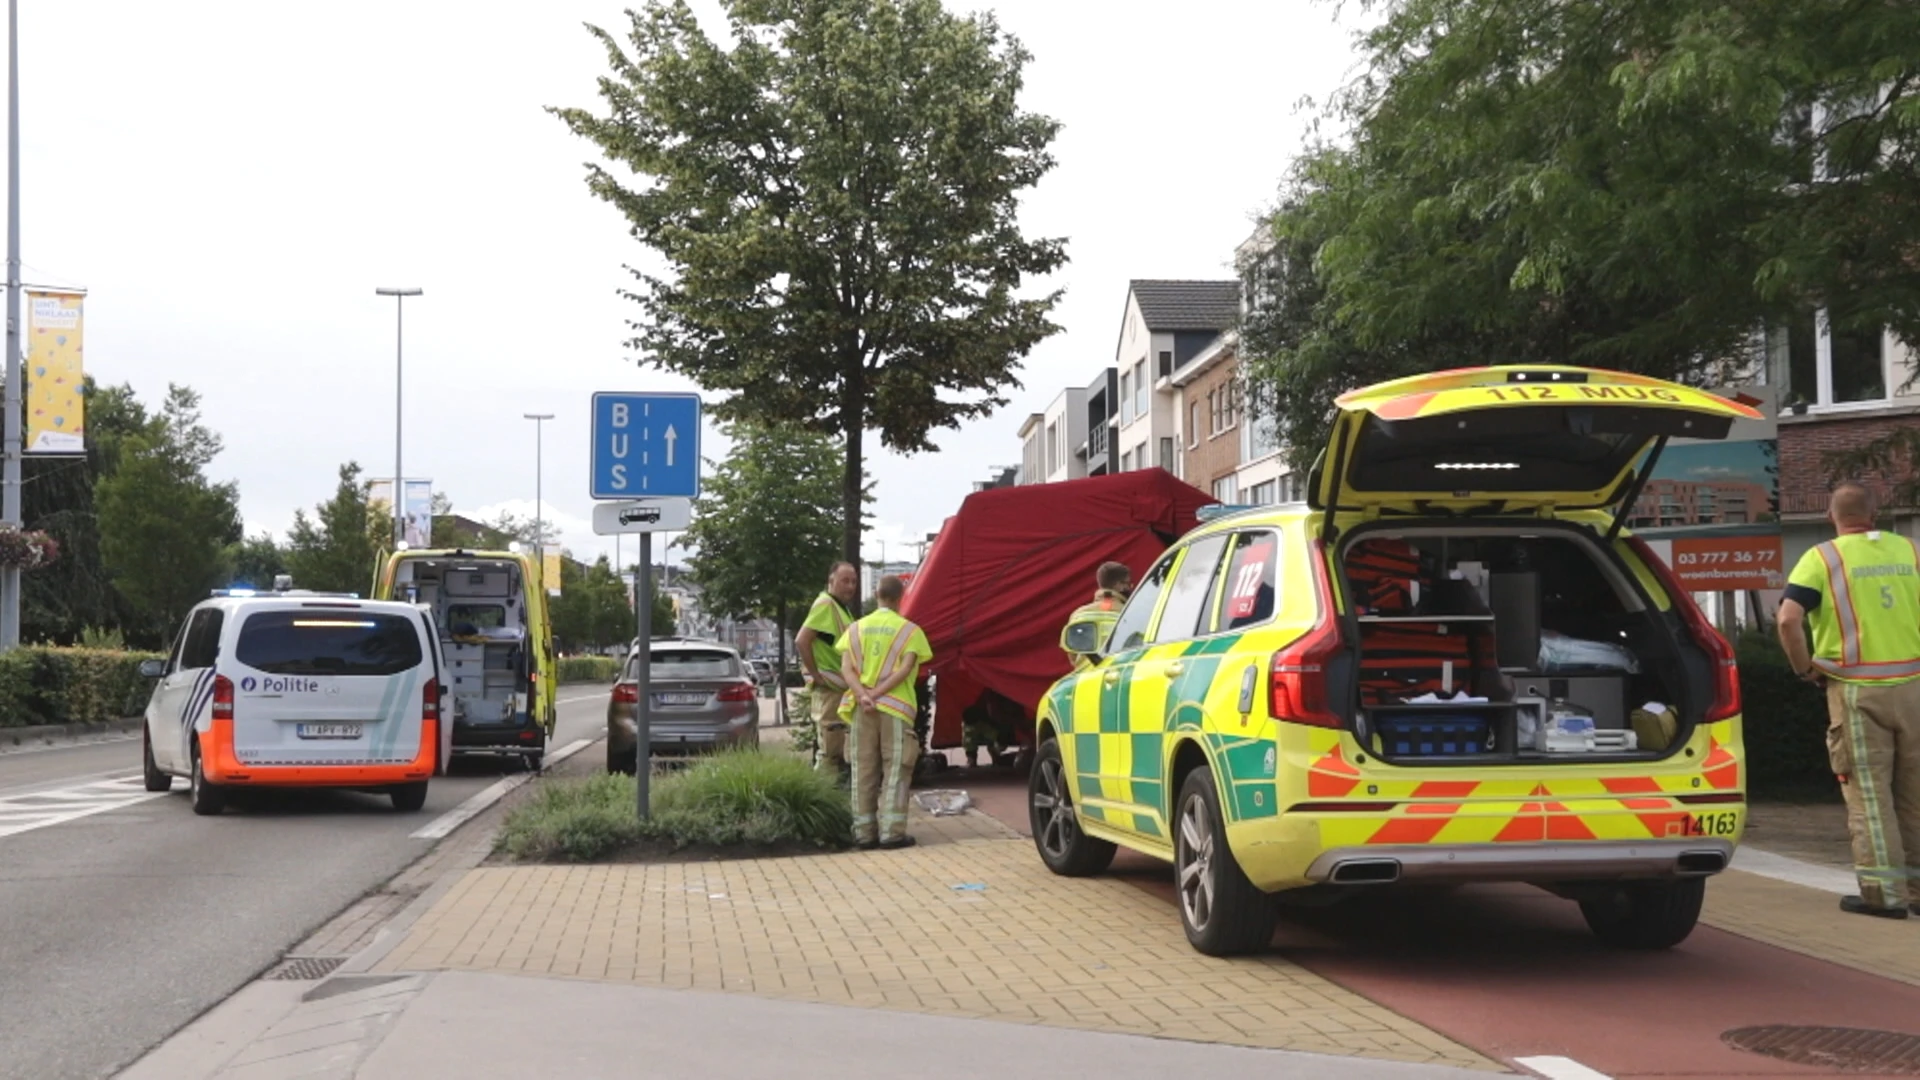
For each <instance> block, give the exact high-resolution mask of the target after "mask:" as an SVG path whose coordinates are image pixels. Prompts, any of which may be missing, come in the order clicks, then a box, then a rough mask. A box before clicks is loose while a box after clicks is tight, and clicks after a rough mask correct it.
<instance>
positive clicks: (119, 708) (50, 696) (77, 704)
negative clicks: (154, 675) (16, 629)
mask: <svg viewBox="0 0 1920 1080" xmlns="http://www.w3.org/2000/svg"><path fill="white" fill-rule="evenodd" d="M159 658H160V657H159V654H157V653H139V652H122V651H115V650H109V649H85V648H82V649H67V648H54V647H51V646H30V647H25V648H19V649H15V650H13V651H11V652H8V653H4V654H0V727H30V726H33V725H37V724H82V723H84V724H98V723H104V722H106V721H109V720H122V719H125V718H127V717H130V716H138V715H139V714H140V711H141V710H142V709H143V708H145V707H146V703H147V699H148V697H149V696H151V694H152V693H153V683H152V682H151V681H150V680H147V679H143V678H141V677H140V662H141V661H142V660H149V659H159Z"/></svg>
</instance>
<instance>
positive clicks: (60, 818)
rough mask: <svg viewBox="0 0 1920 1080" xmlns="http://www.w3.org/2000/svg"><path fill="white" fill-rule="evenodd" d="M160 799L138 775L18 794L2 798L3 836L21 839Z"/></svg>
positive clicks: (0, 819) (0, 827) (0, 821)
mask: <svg viewBox="0 0 1920 1080" xmlns="http://www.w3.org/2000/svg"><path fill="white" fill-rule="evenodd" d="M160 797H161V793H160V792H153V791H148V790H147V789H146V786H145V784H144V783H143V782H142V781H141V778H140V777H138V776H127V777H121V778H119V779H117V780H100V781H95V782H94V783H90V784H82V785H80V786H79V787H72V788H59V789H55V790H52V791H36V792H34V793H32V794H30V795H14V796H10V797H8V798H4V799H0V837H5V836H17V835H19V834H20V833H24V832H32V831H33V830H35V829H44V828H46V827H47V826H49V825H59V824H62V823H63V822H68V821H75V820H78V819H80V818H83V817H91V816H93V815H94V814H104V813H106V812H107V811H109V810H118V809H121V808H122V807H127V806H132V805H134V804H135V803H143V802H146V801H147V800H148V799H158V798H160Z"/></svg>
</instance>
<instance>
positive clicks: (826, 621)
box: [800, 592, 852, 690]
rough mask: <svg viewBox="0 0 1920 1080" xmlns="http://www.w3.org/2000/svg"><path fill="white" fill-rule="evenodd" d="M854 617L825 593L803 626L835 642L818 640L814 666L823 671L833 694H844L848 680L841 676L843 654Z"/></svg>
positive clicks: (822, 678)
mask: <svg viewBox="0 0 1920 1080" xmlns="http://www.w3.org/2000/svg"><path fill="white" fill-rule="evenodd" d="M850 622H852V617H851V616H849V615H848V614H847V609H846V608H844V607H841V606H840V601H838V600H836V599H834V596H833V594H832V593H826V592H823V593H821V594H820V595H819V596H817V597H815V598H814V601H813V608H812V609H811V610H809V611H808V612H807V621H806V622H804V623H801V624H800V625H801V627H802V628H804V629H810V630H812V631H813V632H814V633H816V634H821V635H826V636H831V637H832V639H833V640H832V642H830V643H829V642H826V641H822V640H819V639H818V638H816V639H815V640H814V642H813V664H814V666H815V667H817V668H819V669H820V682H821V683H822V684H823V685H825V686H827V687H829V688H831V689H834V690H845V689H846V688H847V680H846V679H844V678H841V676H840V653H841V650H842V649H844V648H845V647H846V644H847V642H846V633H847V624H848V623H850Z"/></svg>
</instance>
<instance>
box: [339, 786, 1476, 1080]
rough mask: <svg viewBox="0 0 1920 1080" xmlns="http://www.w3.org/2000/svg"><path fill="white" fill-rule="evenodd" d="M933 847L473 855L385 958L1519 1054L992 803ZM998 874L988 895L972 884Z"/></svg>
mask: <svg viewBox="0 0 1920 1080" xmlns="http://www.w3.org/2000/svg"><path fill="white" fill-rule="evenodd" d="M915 831H916V834H917V835H919V836H920V838H921V841H922V842H921V845H920V846H918V847H915V848H910V849H907V850H904V851H881V852H848V853H841V854H832V855H815V856H803V857H797V858H780V859H753V860H738V861H729V862H686V863H651V864H633V865H617V866H583V867H558V866H536V867H509V866H489V867H482V868H479V869H476V870H473V871H469V872H468V873H467V874H466V876H465V877H464V878H463V879H462V880H461V881H459V882H458V883H457V884H456V885H455V886H454V888H453V889H452V890H451V891H449V892H448V893H447V894H446V895H445V896H443V897H442V898H441V900H440V901H439V903H437V904H436V905H435V906H434V907H433V908H432V909H431V910H430V911H429V912H428V913H427V914H426V915H425V916H423V917H422V918H421V919H420V920H419V921H418V922H417V923H415V924H414V925H413V927H412V928H411V930H410V932H409V934H408V936H407V937H406V939H405V940H404V941H402V942H401V943H400V944H399V945H398V946H397V947H396V948H395V949H394V951H393V952H392V953H390V954H389V955H388V956H387V957H386V958H385V959H384V960H383V961H382V962H381V963H380V965H379V966H378V968H377V969H376V970H383V971H430V970H448V969H457V970H466V971H492V972H522V973H528V974H537V975H549V976H569V977H576V978H586V979H602V980H610V981H617V982H630V983H637V984H641V985H646V986H657V987H667V988H684V989H701V990H729V991H737V992H742V993H750V994H756V995H762V996H766V997H775V998H785V999H792V1000H803V1001H812V1002H821V1003H827V1004H837V1005H852V1006H862V1007H871V1008H884V1009H900V1010H909V1011H914V1012H924V1013H938V1014H945V1015H954V1016H965V1017H979V1018H986V1019H994V1020H1004V1021H1013V1022H1017V1023H1028V1024H1043V1025H1053V1026H1058V1027H1068V1028H1079V1029H1086V1030H1094V1031H1108V1032H1123V1033H1128V1034H1136V1035H1151V1036H1163V1037H1172V1038H1179V1039H1186V1040H1197V1041H1207V1042H1219V1043H1231V1044H1236V1045H1242V1046H1253V1047H1268V1048H1276V1049H1288V1050H1302V1051H1314V1052H1319V1053H1326V1054H1340V1055H1349V1056H1354V1055H1358V1056H1367V1057H1378V1058H1387V1059H1393V1060H1401V1061H1415V1062H1433V1063H1442V1064H1451V1065H1459V1066H1465V1067H1469V1068H1479V1069H1485V1070H1489V1071H1504V1070H1503V1069H1502V1068H1501V1067H1500V1066H1499V1065H1497V1064H1495V1063H1494V1062H1492V1061H1489V1060H1488V1059H1486V1058H1485V1057H1483V1056H1481V1055H1479V1054H1477V1053H1475V1052H1473V1051H1472V1050H1469V1049H1467V1048H1466V1047H1464V1046H1461V1045H1459V1044H1457V1043H1455V1042H1453V1041H1452V1040H1450V1039H1447V1038H1446V1037H1444V1036H1442V1035H1440V1034H1438V1033H1436V1032H1434V1031H1432V1030H1430V1029H1428V1028H1426V1027H1424V1026H1422V1025H1420V1024H1417V1023H1415V1022H1413V1021H1411V1020H1408V1019H1406V1018H1405V1017H1402V1016H1400V1015H1398V1014H1396V1013H1393V1012H1391V1011H1389V1010H1387V1009H1385V1008H1382V1007H1380V1006H1378V1005H1376V1004H1374V1003H1373V1002H1371V1001H1369V1000H1367V999H1366V998H1363V997H1361V996H1360V995H1358V994H1355V993H1352V992H1350V991H1348V990H1346V989H1344V988H1342V987H1340V986H1338V985H1336V984H1334V983H1332V982H1329V981H1328V980H1326V979H1323V978H1321V977H1319V976H1317V975H1314V974H1313V973H1311V972H1309V971H1306V970H1305V969H1303V968H1301V967H1299V966H1298V965H1295V964H1293V963H1290V962H1288V961H1286V960H1284V959H1282V958H1279V957H1276V956H1266V957H1261V958H1247V959H1240V960H1216V959H1211V958H1209V957H1205V956H1201V955H1199V954H1198V953H1196V952H1194V951H1193V950H1192V949H1191V948H1190V947H1189V946H1188V945H1187V942H1186V938H1185V937H1184V936H1183V935H1182V934H1181V932H1180V927H1179V921H1178V920H1177V919H1175V918H1173V917H1171V916H1172V913H1171V912H1169V911H1168V910H1167V906H1166V904H1165V902H1163V901H1161V900H1158V899H1155V898H1154V897H1152V896H1149V895H1147V894H1146V893H1145V892H1143V891H1142V890H1140V889H1138V888H1136V887H1134V886H1132V885H1129V884H1127V883H1125V882H1124V881H1119V880H1113V879H1101V878H1092V879H1068V878H1059V877H1055V876H1053V875H1052V874H1050V873H1048V872H1047V870H1046V869H1045V868H1044V867H1043V866H1041V865H1040V863H1039V861H1038V860H1037V859H1036V858H1035V857H1034V855H1033V848H1032V845H1031V843H1030V842H1029V841H1024V840H1020V839H1014V838H1009V834H1008V833H1007V832H1006V830H1004V829H1003V828H1002V827H1000V826H998V825H997V824H995V823H992V822H991V821H990V819H986V818H984V817H982V816H980V815H977V814H967V815H964V816H961V817H957V818H945V819H939V820H932V819H928V818H926V817H924V816H919V815H916V820H915ZM968 884H978V885H984V886H985V888H984V889H983V890H978V891H976V890H968V889H956V888H954V886H957V885H968Z"/></svg>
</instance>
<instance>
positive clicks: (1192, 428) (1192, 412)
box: [1187, 401, 1200, 447]
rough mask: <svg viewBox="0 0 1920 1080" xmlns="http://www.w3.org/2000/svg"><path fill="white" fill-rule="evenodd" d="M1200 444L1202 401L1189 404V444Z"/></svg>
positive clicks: (1192, 445) (1190, 445)
mask: <svg viewBox="0 0 1920 1080" xmlns="http://www.w3.org/2000/svg"><path fill="white" fill-rule="evenodd" d="M1199 445H1200V403H1199V402H1197V401H1196V402H1194V403H1193V404H1192V405H1189V406H1187V446H1189V447H1194V446H1199Z"/></svg>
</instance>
